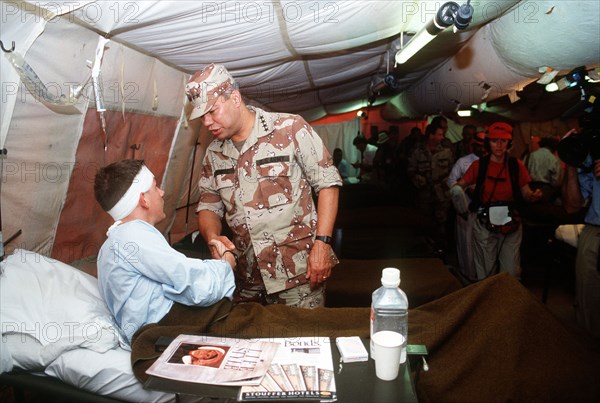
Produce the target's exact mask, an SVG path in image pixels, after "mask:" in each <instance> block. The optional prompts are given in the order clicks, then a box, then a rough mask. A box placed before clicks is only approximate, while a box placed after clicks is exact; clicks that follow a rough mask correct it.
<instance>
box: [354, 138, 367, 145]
mask: <svg viewBox="0 0 600 403" xmlns="http://www.w3.org/2000/svg"><path fill="white" fill-rule="evenodd" d="M368 143H369V142H368V141H367V138H366V137H364V136H356V137H355V138H354V140H353V141H352V144H353V145H358V144H368Z"/></svg>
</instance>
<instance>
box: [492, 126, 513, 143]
mask: <svg viewBox="0 0 600 403" xmlns="http://www.w3.org/2000/svg"><path fill="white" fill-rule="evenodd" d="M512 131H513V129H512V126H511V125H509V124H508V123H504V122H496V123H492V124H491V125H490V127H488V130H487V138H488V139H507V140H511V139H512Z"/></svg>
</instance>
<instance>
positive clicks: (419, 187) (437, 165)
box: [407, 124, 454, 253]
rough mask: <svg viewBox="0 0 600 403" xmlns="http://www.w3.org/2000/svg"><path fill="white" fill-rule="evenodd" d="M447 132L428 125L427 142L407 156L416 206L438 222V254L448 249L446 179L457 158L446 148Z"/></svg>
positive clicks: (436, 236)
mask: <svg viewBox="0 0 600 403" xmlns="http://www.w3.org/2000/svg"><path fill="white" fill-rule="evenodd" d="M443 139H444V129H443V128H441V127H436V126H433V125H431V124H430V125H428V126H427V128H426V129H425V141H424V142H419V143H417V145H416V146H415V147H414V148H413V149H412V151H411V153H410V154H409V157H408V169H407V173H408V177H409V179H410V181H411V182H412V184H413V186H414V187H415V188H416V192H415V206H416V207H418V208H419V209H421V210H422V211H423V212H424V213H425V215H426V216H428V217H433V218H434V221H435V234H434V239H433V247H434V251H435V252H436V253H443V252H444V251H445V250H446V248H447V238H446V225H447V221H448V213H449V211H450V206H451V199H450V193H449V189H448V186H447V184H446V180H447V178H448V175H449V174H450V171H451V170H452V165H453V163H454V155H453V153H452V150H451V149H449V148H447V147H444V145H443V144H442V140H443Z"/></svg>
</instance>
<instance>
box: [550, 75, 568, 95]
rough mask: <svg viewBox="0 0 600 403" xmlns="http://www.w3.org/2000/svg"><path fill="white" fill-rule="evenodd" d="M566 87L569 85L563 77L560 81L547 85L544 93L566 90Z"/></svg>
mask: <svg viewBox="0 0 600 403" xmlns="http://www.w3.org/2000/svg"><path fill="white" fill-rule="evenodd" d="M568 86H569V83H568V82H567V79H566V78H565V77H563V78H561V79H560V80H557V81H554V82H552V83H550V84H547V85H546V91H548V92H555V91H562V90H564V89H565V88H567V87H568Z"/></svg>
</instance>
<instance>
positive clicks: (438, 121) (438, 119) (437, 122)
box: [429, 115, 448, 129]
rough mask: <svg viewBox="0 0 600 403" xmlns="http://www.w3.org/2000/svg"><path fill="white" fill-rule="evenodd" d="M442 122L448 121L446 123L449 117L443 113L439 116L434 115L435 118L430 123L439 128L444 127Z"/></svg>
mask: <svg viewBox="0 0 600 403" xmlns="http://www.w3.org/2000/svg"><path fill="white" fill-rule="evenodd" d="M442 122H446V124H447V123H448V119H446V118H445V117H444V116H442V115H438V116H436V117H434V118H433V119H431V122H430V123H429V124H430V125H431V126H433V127H435V128H436V129H437V128H438V127H442Z"/></svg>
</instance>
